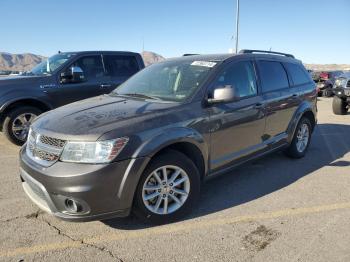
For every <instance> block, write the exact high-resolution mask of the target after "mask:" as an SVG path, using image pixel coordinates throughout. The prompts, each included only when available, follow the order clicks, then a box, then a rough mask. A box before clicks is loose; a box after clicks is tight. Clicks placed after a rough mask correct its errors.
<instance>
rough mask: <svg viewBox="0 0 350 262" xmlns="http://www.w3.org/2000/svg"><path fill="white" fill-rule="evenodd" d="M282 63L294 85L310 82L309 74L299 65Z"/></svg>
mask: <svg viewBox="0 0 350 262" xmlns="http://www.w3.org/2000/svg"><path fill="white" fill-rule="evenodd" d="M284 65H285V67H286V68H287V70H288V72H289V75H290V77H291V78H292V81H293V83H294V85H302V84H306V83H308V82H310V78H309V76H308V75H307V73H306V72H305V70H304V69H302V68H301V66H300V65H297V64H292V63H284Z"/></svg>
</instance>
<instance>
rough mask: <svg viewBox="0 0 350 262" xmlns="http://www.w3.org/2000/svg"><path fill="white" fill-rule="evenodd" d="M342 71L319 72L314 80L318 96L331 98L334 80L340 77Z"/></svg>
mask: <svg viewBox="0 0 350 262" xmlns="http://www.w3.org/2000/svg"><path fill="white" fill-rule="evenodd" d="M343 73H344V72H343V71H324V72H320V73H319V75H318V78H317V79H316V83H317V88H318V90H319V91H318V92H319V93H318V94H319V95H320V96H325V97H331V96H333V95H334V94H333V86H334V82H335V80H336V79H337V78H338V77H339V76H341V75H342V74H343Z"/></svg>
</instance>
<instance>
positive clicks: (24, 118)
mask: <svg viewBox="0 0 350 262" xmlns="http://www.w3.org/2000/svg"><path fill="white" fill-rule="evenodd" d="M36 117H37V116H36V115H35V114H33V113H23V114H21V115H19V116H17V117H16V118H15V120H14V121H13V122H12V133H13V135H14V136H15V137H16V138H17V139H19V140H21V141H25V139H26V138H27V135H28V132H29V127H30V125H31V123H32V122H33V120H34V119H35V118H36Z"/></svg>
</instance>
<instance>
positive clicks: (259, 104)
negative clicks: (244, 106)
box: [254, 103, 264, 109]
mask: <svg viewBox="0 0 350 262" xmlns="http://www.w3.org/2000/svg"><path fill="white" fill-rule="evenodd" d="M263 106H264V104H263V103H256V104H255V105H254V108H255V109H261V108H262V107H263Z"/></svg>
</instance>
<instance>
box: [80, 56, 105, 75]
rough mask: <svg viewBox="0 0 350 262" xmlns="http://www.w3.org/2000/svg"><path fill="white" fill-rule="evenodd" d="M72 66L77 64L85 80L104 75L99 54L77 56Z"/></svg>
mask: <svg viewBox="0 0 350 262" xmlns="http://www.w3.org/2000/svg"><path fill="white" fill-rule="evenodd" d="M74 66H79V67H80V68H81V69H82V70H83V72H84V75H85V78H86V79H87V80H91V79H94V78H99V77H103V76H104V75H105V73H104V69H103V64H102V59H101V56H98V55H96V56H84V57H81V58H79V59H78V60H77V61H76V62H75V63H74Z"/></svg>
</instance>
